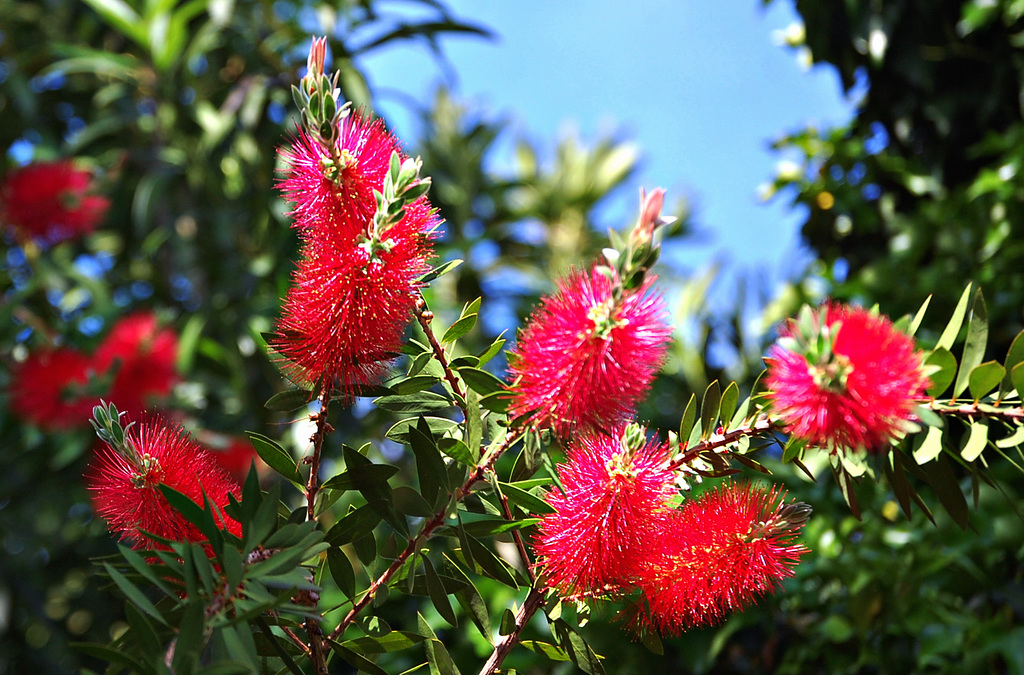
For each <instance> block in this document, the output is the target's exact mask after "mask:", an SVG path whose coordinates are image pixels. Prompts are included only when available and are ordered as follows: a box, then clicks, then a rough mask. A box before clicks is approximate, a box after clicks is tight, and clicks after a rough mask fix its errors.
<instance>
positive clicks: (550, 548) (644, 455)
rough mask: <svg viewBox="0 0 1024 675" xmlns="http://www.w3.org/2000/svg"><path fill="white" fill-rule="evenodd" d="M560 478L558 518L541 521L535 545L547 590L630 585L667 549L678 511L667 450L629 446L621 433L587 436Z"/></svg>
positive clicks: (593, 590) (575, 591)
mask: <svg viewBox="0 0 1024 675" xmlns="http://www.w3.org/2000/svg"><path fill="white" fill-rule="evenodd" d="M631 446H632V447H631ZM558 475H559V478H560V480H561V482H562V486H563V488H564V493H563V492H559V491H552V492H549V493H548V495H547V497H546V500H547V502H548V503H549V504H550V505H551V506H552V508H554V513H551V514H548V515H546V516H545V517H544V519H543V521H542V522H541V523H540V525H539V533H538V535H537V538H536V541H535V545H534V550H535V551H536V552H537V557H538V560H537V564H538V565H539V566H540V567H542V568H543V570H544V572H545V574H546V575H547V583H548V585H549V586H551V587H552V588H556V589H558V591H559V592H560V593H561V594H562V595H563V596H573V595H592V594H600V593H602V592H608V591H609V590H615V589H616V588H621V587H623V586H624V585H627V584H629V583H630V582H631V580H632V577H633V575H634V572H635V570H636V569H637V568H638V567H639V566H641V565H642V563H643V561H644V560H646V558H647V557H648V556H650V555H653V554H654V551H655V550H657V549H658V548H659V547H660V546H661V545H662V543H663V537H662V534H663V533H664V528H665V527H666V526H667V525H668V524H669V523H670V522H671V516H672V514H673V512H674V511H673V508H672V506H671V500H672V498H673V497H674V496H675V495H676V494H677V487H676V484H675V482H674V479H675V473H674V472H673V471H672V469H671V468H670V467H669V459H668V454H667V449H666V446H665V445H659V444H657V443H654V442H651V443H646V444H643V439H642V438H641V439H639V441H638V442H628V441H626V440H625V439H624V437H623V432H622V429H619V430H618V431H617V433H616V434H615V435H614V436H605V435H593V436H588V437H585V438H583V439H582V440H581V441H580V443H579V444H578V445H575V446H573V447H571V448H570V450H569V460H568V462H566V463H565V464H562V465H560V466H559V471H558Z"/></svg>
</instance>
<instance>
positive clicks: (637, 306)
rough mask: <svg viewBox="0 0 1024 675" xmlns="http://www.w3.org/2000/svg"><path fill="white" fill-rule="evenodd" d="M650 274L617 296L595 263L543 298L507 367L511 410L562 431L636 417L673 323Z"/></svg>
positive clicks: (539, 424)
mask: <svg viewBox="0 0 1024 675" xmlns="http://www.w3.org/2000/svg"><path fill="white" fill-rule="evenodd" d="M652 281H653V278H648V280H647V281H646V282H645V283H644V284H643V286H642V287H641V288H639V289H636V290H635V291H633V292H627V293H625V294H623V296H622V298H621V299H619V300H618V301H616V300H615V299H614V298H613V295H612V288H613V287H612V282H611V281H609V280H608V279H607V278H606V277H605V276H603V275H602V274H600V273H599V272H598V271H597V270H596V269H594V270H591V272H590V273H589V274H587V273H585V272H572V273H570V274H569V276H568V277H567V278H565V279H563V280H562V281H561V282H560V283H559V288H558V292H557V293H555V295H553V296H548V297H546V298H544V299H542V300H541V305H540V307H538V308H537V309H535V310H534V312H533V315H532V316H531V317H530V320H529V322H528V324H527V326H526V328H525V329H524V330H523V332H522V333H521V334H520V335H519V339H518V344H517V345H516V347H515V349H514V350H513V352H512V353H513V359H512V361H511V365H510V367H509V370H510V372H511V374H512V376H513V377H514V378H515V379H514V381H513V383H512V384H511V385H510V387H509V388H510V390H511V392H512V402H511V405H510V406H509V412H510V414H512V415H513V416H521V415H528V420H529V422H531V423H533V424H534V425H535V426H538V427H541V426H548V427H550V428H551V429H553V430H554V431H555V432H556V433H558V434H559V435H560V436H567V435H568V434H569V433H570V432H572V431H574V430H575V431H583V432H586V431H588V430H594V429H601V428H605V429H609V428H612V427H614V426H615V425H616V424H618V423H620V422H622V421H624V420H626V419H628V418H629V417H631V416H632V415H633V413H634V411H635V409H636V406H637V404H638V403H639V401H640V400H641V399H642V398H643V396H644V395H645V394H646V393H647V390H648V388H649V387H650V383H651V380H652V379H653V378H654V375H655V374H656V373H657V371H658V369H659V368H660V367H661V364H662V362H663V361H664V358H665V352H666V350H667V349H668V342H669V339H670V336H671V333H672V331H671V328H670V327H669V326H668V325H667V324H666V323H665V321H664V318H663V317H664V314H665V308H664V303H663V301H662V300H661V298H660V296H657V295H654V294H650V293H647V291H648V289H649V288H650V285H651V283H652Z"/></svg>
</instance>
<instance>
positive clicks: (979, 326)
mask: <svg viewBox="0 0 1024 675" xmlns="http://www.w3.org/2000/svg"><path fill="white" fill-rule="evenodd" d="M987 344H988V310H987V309H986V308H985V298H984V296H982V294H981V289H980V288H979V289H978V290H977V292H976V293H975V294H974V305H973V306H972V307H971V319H970V322H969V323H968V324H967V341H966V342H964V351H963V356H961V357H960V371H959V372H958V373H957V375H956V384H954V385H953V397H954V398H956V397H957V396H960V394H962V393H963V392H964V390H966V389H967V384H968V380H969V378H970V374H971V371H972V370H974V368H975V367H977V366H978V364H980V363H981V360H982V359H983V358H985V346H986V345H987Z"/></svg>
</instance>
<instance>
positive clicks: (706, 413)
mask: <svg viewBox="0 0 1024 675" xmlns="http://www.w3.org/2000/svg"><path fill="white" fill-rule="evenodd" d="M721 404H722V389H721V386H720V385H719V384H718V380H715V381H714V382H712V383H711V384H709V385H708V388H707V389H706V390H705V391H704V400H703V401H702V402H701V404H700V428H701V435H702V436H703V437H704V438H707V437H708V436H710V435H711V434H713V433H714V432H715V429H714V427H713V426H712V425H713V424H714V422H715V420H716V419H717V418H718V411H719V409H720V406H721Z"/></svg>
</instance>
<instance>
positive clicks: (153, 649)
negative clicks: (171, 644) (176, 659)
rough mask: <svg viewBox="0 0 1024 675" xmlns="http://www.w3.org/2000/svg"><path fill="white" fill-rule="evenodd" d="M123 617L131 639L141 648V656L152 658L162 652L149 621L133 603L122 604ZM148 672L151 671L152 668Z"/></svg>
mask: <svg viewBox="0 0 1024 675" xmlns="http://www.w3.org/2000/svg"><path fill="white" fill-rule="evenodd" d="M124 615H125V619H127V620H128V625H129V626H130V627H131V630H132V637H133V638H134V639H135V640H136V641H137V642H138V643H139V646H141V647H142V653H143V654H148V655H150V656H153V655H157V654H160V653H162V652H163V650H164V647H163V642H162V641H161V640H160V636H159V635H157V632H156V630H155V629H154V628H153V624H151V623H150V622H149V619H147V618H146V616H145V615H144V614H143V613H142V612H140V611H139V610H138V608H137V607H136V606H135V603H132V602H126V603H124ZM149 670H150V671H152V668H150V669H149Z"/></svg>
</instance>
